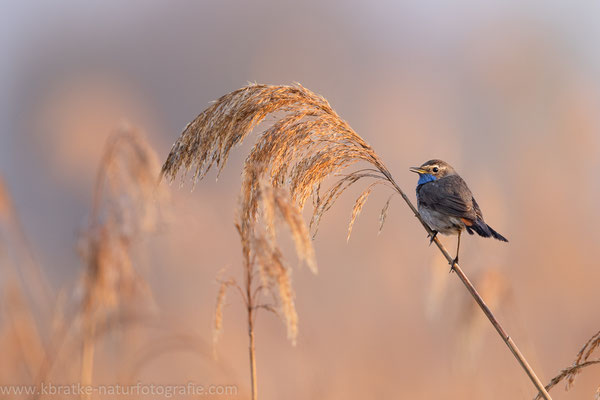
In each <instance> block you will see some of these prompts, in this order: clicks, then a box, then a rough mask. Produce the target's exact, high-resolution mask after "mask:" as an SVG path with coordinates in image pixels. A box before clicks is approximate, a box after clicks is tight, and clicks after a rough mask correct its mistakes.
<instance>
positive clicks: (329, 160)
mask: <svg viewBox="0 0 600 400" xmlns="http://www.w3.org/2000/svg"><path fill="white" fill-rule="evenodd" d="M273 113H276V118H277V120H276V122H274V123H273V124H272V125H271V126H270V127H269V128H267V129H266V130H265V131H263V132H261V133H260V134H259V136H258V139H257V141H256V143H255V145H254V146H253V148H252V150H251V152H250V154H249V155H248V157H247V158H246V161H245V163H244V167H243V176H242V190H241V195H240V196H241V215H240V223H241V225H239V227H238V230H239V231H240V236H241V238H242V246H243V247H244V246H249V243H250V240H249V238H248V237H247V235H246V233H245V232H247V231H248V230H247V228H245V225H248V224H252V223H253V221H255V220H256V216H257V210H258V199H259V191H260V190H259V189H260V182H261V181H262V180H266V181H267V182H269V184H270V185H271V186H272V187H274V188H279V187H286V188H288V190H289V194H290V196H291V198H292V199H293V201H294V202H295V203H296V204H297V205H298V207H299V209H300V210H302V208H303V207H304V205H305V203H306V201H307V199H308V198H309V197H310V196H311V195H312V197H313V200H314V208H313V215H312V218H311V224H310V225H311V226H312V227H313V228H314V232H315V233H316V230H317V228H318V224H319V221H320V220H321V218H322V216H323V215H324V214H325V213H326V212H327V211H328V210H329V209H330V208H331V207H332V206H333V204H334V203H335V202H336V200H337V199H338V198H339V196H340V195H341V194H342V193H343V192H344V191H345V190H346V189H347V188H348V187H350V186H352V185H354V184H355V183H357V182H358V181H362V180H364V179H369V180H371V181H372V182H371V184H370V185H371V186H369V187H367V189H366V190H365V191H364V192H363V193H362V194H361V195H360V196H359V198H358V199H357V201H356V203H355V206H354V208H353V211H352V216H351V219H350V224H349V228H348V231H349V232H348V237H349V235H350V234H351V232H352V226H353V223H354V221H355V219H356V217H357V216H358V214H359V213H360V211H361V209H362V207H363V205H364V203H365V201H366V200H367V198H368V196H369V194H370V193H371V191H372V188H373V187H374V186H375V185H380V184H381V185H386V186H389V187H391V188H393V190H394V192H395V193H397V194H399V195H400V196H401V197H402V198H403V200H404V201H405V202H406V204H407V205H408V206H409V208H410V209H411V211H412V212H413V214H414V215H415V217H416V218H417V219H419V221H420V222H421V224H422V225H423V227H424V228H425V230H426V231H427V233H428V234H429V235H430V236H433V232H432V231H431V229H430V228H429V227H428V226H427V224H426V223H425V222H424V221H423V219H422V218H421V216H420V215H419V213H418V211H417V209H416V208H415V206H414V205H413V204H412V202H411V201H410V199H409V198H408V196H406V194H405V193H404V192H403V191H402V189H401V188H400V187H399V186H398V185H397V184H396V182H395V181H394V179H393V178H392V175H391V173H390V172H389V170H388V169H387V167H386V166H385V165H384V163H383V161H382V160H381V159H380V158H379V156H378V155H377V154H376V153H375V151H374V150H373V149H372V148H371V147H370V146H369V145H368V144H367V142H365V141H364V140H363V139H362V138H361V137H360V136H359V135H358V134H357V133H356V132H355V131H354V130H353V129H352V128H351V127H350V126H349V125H348V123H347V122H346V121H344V120H343V119H341V118H340V117H339V116H338V115H337V113H336V112H335V111H334V110H333V108H332V107H331V106H330V105H329V103H328V102H327V101H326V100H325V99H324V98H323V97H321V96H319V95H317V94H315V93H313V92H311V91H310V90H308V89H306V88H304V87H302V86H301V85H299V84H297V85H294V86H273V85H258V84H251V85H249V86H246V87H243V88H241V89H238V90H235V91H233V92H231V93H229V94H226V95H224V96H222V97H221V98H219V99H218V100H217V101H216V102H215V103H214V104H212V105H211V106H210V107H208V108H207V109H206V110H204V111H203V112H202V113H201V114H200V115H198V116H197V117H196V119H194V120H193V121H192V122H191V123H189V124H188V125H187V127H186V128H185V129H184V131H183V133H182V134H181V136H180V137H179V139H177V141H176V142H175V144H174V145H173V147H172V148H171V152H170V153H169V155H168V157H167V160H166V162H165V163H164V165H163V168H162V174H163V175H164V176H166V177H167V178H168V179H169V180H171V181H172V180H174V179H175V178H176V176H177V174H178V173H179V172H180V171H185V173H184V174H182V181H183V179H184V178H185V175H186V173H187V172H189V171H190V170H191V171H193V175H192V180H193V182H194V183H195V182H196V181H197V180H198V179H201V178H203V177H204V176H206V174H207V172H208V171H209V170H210V169H211V168H212V167H213V166H216V168H217V169H218V171H221V170H222V169H223V167H224V166H225V164H226V162H227V159H228V157H229V154H230V152H231V149H232V148H233V147H234V146H235V145H238V144H240V143H242V142H243V140H244V139H245V138H246V137H247V136H248V134H249V133H250V132H251V131H252V130H253V129H254V128H255V127H256V126H257V125H258V124H259V123H260V122H261V121H263V120H264V119H265V118H266V117H267V115H269V114H273ZM359 162H362V163H364V164H366V167H365V168H360V169H356V170H354V171H352V172H350V173H348V174H346V175H342V176H339V175H338V174H340V173H341V172H342V171H344V170H345V169H346V168H348V167H351V166H354V165H355V164H357V163H359ZM332 175H338V179H337V181H336V182H334V183H333V185H332V186H330V187H329V189H327V190H326V191H325V192H324V193H321V192H320V188H321V184H322V183H323V182H324V181H325V179H326V178H328V177H330V176H332ZM388 202H389V201H388ZM388 205H389V204H388V203H386V205H385V206H384V208H383V210H382V213H381V216H380V223H383V222H384V221H385V215H386V213H387V210H388ZM244 235H246V237H245V236H244ZM432 240H433V242H435V243H436V245H437V247H438V248H439V250H440V251H441V252H442V254H443V255H444V257H445V258H446V260H447V261H448V262H449V263H451V265H454V267H453V270H454V271H455V272H456V275H457V276H458V277H459V279H460V280H461V281H462V282H463V284H464V285H465V286H466V288H467V290H468V291H469V293H470V294H471V295H472V296H473V298H474V299H475V301H476V302H477V304H478V305H479V307H480V308H481V309H482V310H483V312H484V313H485V315H486V316H487V317H488V319H489V320H490V322H491V323H492V325H493V326H494V328H495V329H496V330H497V332H498V334H499V335H500V336H501V337H502V340H503V341H504V342H505V343H506V345H507V346H508V347H509V349H510V351H511V352H512V354H513V355H514V356H515V357H516V358H517V360H518V361H519V364H520V365H521V366H522V368H523V369H524V370H525V372H526V373H527V375H528V377H529V378H530V379H531V380H532V382H533V384H534V385H535V386H536V388H537V390H539V391H540V392H541V393H542V394H543V395H544V397H545V398H546V399H550V396H549V395H548V393H547V392H546V391H545V389H544V386H543V384H542V383H541V381H540V380H539V379H538V378H537V376H536V375H535V373H534V372H533V369H532V368H531V367H530V366H529V364H528V363H527V361H526V360H525V358H524V357H523V355H522V354H521V352H520V351H519V349H518V348H517V346H516V344H515V343H514V341H513V340H512V338H510V337H509V336H508V334H507V333H506V331H505V330H504V329H503V328H502V326H501V325H500V323H499V322H498V321H497V320H496V318H495V317H494V315H493V313H492V312H491V311H490V309H489V308H488V307H487V305H486V304H485V302H484V301H483V299H482V298H481V296H480V295H479V294H478V293H477V291H476V290H475V288H474V287H473V285H472V284H471V282H470V281H469V279H468V278H467V276H466V275H465V274H464V272H463V271H462V269H461V268H460V266H459V265H457V264H454V263H453V261H454V260H453V257H452V256H451V255H450V254H449V253H448V252H447V251H446V249H445V248H444V246H443V245H442V243H441V242H440V241H439V239H438V238H437V237H433V239H432ZM244 243H246V244H244ZM245 253H247V254H250V251H245ZM277 256H278V255H277V254H272V257H271V259H272V262H275V263H276V262H277V261H278V257H277ZM248 297H249V296H248Z"/></svg>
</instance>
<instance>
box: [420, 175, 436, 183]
mask: <svg viewBox="0 0 600 400" xmlns="http://www.w3.org/2000/svg"><path fill="white" fill-rule="evenodd" d="M436 179H437V178H436V177H435V176H433V175H431V174H419V182H418V183H417V184H418V185H422V184H424V183H427V182H433V181H435V180H436Z"/></svg>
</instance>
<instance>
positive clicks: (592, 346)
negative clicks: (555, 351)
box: [534, 331, 600, 400]
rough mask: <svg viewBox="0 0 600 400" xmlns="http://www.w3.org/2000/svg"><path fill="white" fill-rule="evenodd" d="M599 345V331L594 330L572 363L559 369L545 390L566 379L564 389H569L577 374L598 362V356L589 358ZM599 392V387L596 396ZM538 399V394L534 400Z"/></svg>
mask: <svg viewBox="0 0 600 400" xmlns="http://www.w3.org/2000/svg"><path fill="white" fill-rule="evenodd" d="M599 346H600V331H598V332H596V334H594V335H593V336H592V337H591V338H590V339H589V340H588V341H587V342H586V343H585V344H584V345H583V347H582V348H581V350H579V353H577V356H576V358H575V361H574V362H573V365H571V366H569V367H566V368H564V369H562V370H561V371H560V373H559V374H558V375H556V376H555V377H554V378H552V380H551V381H550V383H548V385H546V390H550V389H551V388H553V387H554V386H556V385H558V384H559V383H560V382H562V381H564V380H566V381H567V384H566V387H565V390H569V389H570V388H571V387H572V386H573V384H574V382H575V378H576V377H577V375H578V374H579V373H580V372H581V370H583V369H584V368H587V367H590V366H592V365H597V364H600V358H597V359H593V360H590V359H589V358H590V357H591V355H592V353H593V352H594V351H595V350H596V349H597V348H598V347H599ZM598 393H600V388H598V391H596V397H597V396H598ZM537 399H540V396H539V395H538V396H536V397H535V399H534V400H537Z"/></svg>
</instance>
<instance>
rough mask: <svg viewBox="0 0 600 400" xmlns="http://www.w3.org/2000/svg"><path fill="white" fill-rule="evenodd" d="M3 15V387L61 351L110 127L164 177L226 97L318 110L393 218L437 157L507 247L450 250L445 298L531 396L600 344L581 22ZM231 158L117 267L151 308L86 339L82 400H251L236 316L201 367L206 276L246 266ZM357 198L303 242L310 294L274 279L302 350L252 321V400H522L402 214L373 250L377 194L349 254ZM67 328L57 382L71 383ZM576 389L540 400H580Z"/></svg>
mask: <svg viewBox="0 0 600 400" xmlns="http://www.w3.org/2000/svg"><path fill="white" fill-rule="evenodd" d="M2 11H3V12H2V13H0V43H2V47H1V48H2V51H3V60H4V61H3V62H2V63H0V77H1V79H0V85H1V86H0V89H1V91H0V93H1V94H0V124H2V126H1V133H0V174H1V175H2V176H3V181H4V182H3V183H4V184H3V190H2V192H1V194H2V195H1V196H0V234H1V236H0V239H1V242H0V272H1V274H0V279H1V281H0V293H1V295H2V296H1V298H2V300H1V308H2V310H1V316H0V333H1V335H2V336H1V337H0V347H1V348H2V349H3V351H4V353H5V354H6V355H7V356H6V357H5V358H3V359H2V361H1V362H2V364H3V365H2V367H1V368H0V384H2V385H5V384H15V383H28V382H30V381H31V380H33V379H35V377H36V374H37V372H36V371H38V368H36V367H35V366H36V365H39V364H40V363H42V362H43V360H44V359H45V358H47V357H48V354H49V353H52V352H53V351H55V350H56V347H55V345H56V342H55V340H56V337H57V335H56V332H62V331H64V329H65V328H64V327H65V326H69V327H71V326H73V324H72V323H71V321H72V320H73V319H74V318H75V317H74V316H75V315H76V313H77V308H76V307H75V305H76V304H77V299H78V297H77V296H78V295H81V293H79V292H78V291H77V285H78V283H79V282H80V277H81V276H82V274H83V273H84V270H85V268H86V263H85V262H82V259H81V258H80V254H79V253H78V251H77V249H78V243H80V237H81V234H82V233H83V232H85V230H86V229H87V228H88V226H89V225H88V220H87V218H88V217H87V216H88V215H90V212H91V210H90V204H92V198H93V193H94V182H95V180H96V174H97V170H98V166H99V164H100V163H101V159H102V155H103V151H104V144H105V143H106V141H107V140H108V139H109V137H110V136H111V135H112V134H114V132H115V129H116V128H118V127H119V126H120V123H121V121H122V120H123V119H126V120H127V121H128V122H129V123H130V124H131V125H132V126H135V127H138V128H139V129H140V130H141V131H143V132H145V137H146V138H147V140H148V142H149V145H150V146H151V147H152V148H153V149H154V151H155V152H156V153H157V154H158V159H159V160H160V161H162V160H164V159H165V158H166V155H167V154H168V151H169V149H170V147H171V144H172V143H173V142H174V141H175V139H176V138H177V137H178V136H179V134H180V132H181V130H182V129H183V128H184V127H185V125H186V124H187V123H188V122H190V121H191V120H192V119H193V118H194V117H195V116H196V115H197V114H198V113H199V112H200V111H202V110H203V109H204V108H206V107H207V106H208V105H209V104H210V101H212V100H215V99H216V98H218V97H219V96H221V95H223V94H225V93H227V92H230V91H232V90H234V89H237V88H238V87H241V86H243V85H244V84H245V83H246V82H247V81H257V82H261V83H272V84H290V83H292V82H294V81H298V82H300V83H302V84H303V85H304V86H306V87H307V88H310V89H311V90H313V91H315V92H317V93H320V94H322V95H324V96H325V97H326V98H327V99H328V100H329V102H330V103H331V105H332V107H333V108H334V109H335V110H336V111H337V112H338V113H339V114H340V116H341V117H342V118H344V119H345V120H347V121H348V122H349V123H350V125H351V126H352V127H353V128H354V129H355V130H356V131H357V132H358V133H359V134H360V135H361V136H362V137H363V138H364V139H365V140H367V141H368V142H369V143H370V144H371V145H372V146H373V148H374V149H375V151H376V152H377V153H378V154H379V156H380V157H381V158H382V159H383V160H384V161H385V163H386V165H387V166H388V168H389V169H390V171H391V172H392V174H393V175H394V178H395V179H396V181H397V182H398V183H399V184H400V185H401V186H402V187H403V188H404V189H405V190H406V191H407V192H412V187H413V186H414V185H415V184H416V181H415V177H414V176H413V174H410V173H408V171H407V167H408V166H411V165H418V164H420V163H421V162H423V161H425V160H427V159H430V158H434V157H439V158H441V159H444V160H446V161H448V162H450V163H451V164H452V165H453V166H454V167H455V168H456V169H457V170H458V171H459V173H460V174H461V175H462V176H463V177H464V178H465V179H466V180H467V181H468V182H469V185H470V186H471V189H472V190H473V191H474V192H475V193H476V194H477V196H478V197H477V198H478V202H479V203H480V205H481V207H482V209H483V210H485V212H486V215H485V217H486V220H487V221H489V222H490V224H492V225H493V226H494V227H495V228H497V229H498V231H500V232H503V233H506V236H507V237H508V238H509V239H510V240H511V242H510V244H509V245H508V246H498V245H497V243H493V242H491V241H486V240H483V239H473V238H469V239H468V240H465V241H463V244H462V246H464V247H463V249H464V250H463V251H464V252H463V253H462V254H461V262H462V263H463V264H464V269H465V272H466V273H467V274H469V276H471V277H472V278H473V279H474V280H475V281H476V286H478V287H479V288H480V290H481V292H482V295H483V297H484V298H485V299H486V300H487V301H488V302H489V303H490V305H491V306H493V307H494V311H495V312H496V313H497V315H498V318H499V319H500V321H501V322H502V323H503V324H504V325H505V326H506V328H507V329H508V331H509V332H510V333H511V335H513V336H514V337H515V339H516V340H517V342H518V343H519V346H520V348H521V350H522V351H523V352H524V353H525V354H526V356H527V358H528V359H529V361H530V362H531V363H532V366H533V367H534V369H535V370H536V372H537V373H538V374H539V375H540V376H541V377H542V380H543V381H544V382H547V381H548V380H549V379H550V378H551V377H552V376H554V375H555V374H557V373H558V372H559V371H560V370H561V369H562V368H563V367H565V366H567V365H568V364H569V363H571V362H572V361H573V359H574V357H575V355H576V353H577V351H578V350H579V349H580V348H581V346H582V344H583V343H585V342H586V341H587V340H588V339H589V338H590V337H591V336H592V335H593V334H594V333H595V332H597V330H598V327H599V326H600V318H599V317H598V313H597V293H598V281H599V279H600V268H598V267H599V262H598V261H597V258H596V256H595V255H594V253H593V251H594V250H595V248H596V247H597V244H598V237H597V234H598V226H599V224H600V212H598V209H597V204H600V180H599V179H598V178H597V173H598V172H597V171H598V170H599V169H600V114H599V113H598V109H599V107H600V90H599V89H600V52H598V51H597V43H598V38H599V37H600V24H598V23H597V22H598V18H599V17H600V5H599V4H596V3H591V2H568V3H566V2H541V1H520V2H516V1H515V2H513V1H508V2H495V3H487V2H486V3H484V2H479V1H461V2H458V3H457V2H449V1H446V2H444V1H425V2H417V1H414V2H413V1H411V2H406V1H402V2H394V1H381V2H374V3H373V2H370V3H366V2H354V1H346V2H342V1H329V2H316V1H306V2H302V3H292V2H278V1H272V0H264V1H257V2H241V1H198V2H192V1H174V2H160V1H131V2H127V3H123V2H117V1H105V2H100V1H98V2H85V3H82V2H76V1H57V2H44V1H39V2H29V3H23V2H17V1H5V2H3V4H2ZM250 139H251V140H249V141H248V142H247V143H245V144H244V145H243V146H242V149H240V150H238V151H235V152H233V153H232V156H231V159H230V162H229V165H228V166H227V167H226V168H225V169H224V170H223V172H222V175H221V177H220V179H219V181H218V182H215V180H214V179H213V178H214V173H210V174H209V175H208V179H206V180H204V181H202V182H200V183H199V184H198V185H197V186H196V189H195V191H194V192H192V193H190V190H189V186H186V187H185V188H184V189H181V190H180V189H178V186H177V185H176V184H174V185H172V187H171V188H168V187H167V188H166V190H168V191H169V193H170V195H171V197H172V198H171V200H170V201H171V203H170V206H169V208H168V209H169V210H170V213H169V214H168V215H165V216H164V220H163V221H162V222H161V223H159V224H158V226H157V228H156V229H155V230H154V231H153V232H149V233H147V234H146V233H145V234H144V235H142V236H140V237H138V238H137V239H136V240H135V246H134V247H133V249H132V253H131V260H132V265H133V268H135V272H136V274H140V276H142V277H143V279H144V281H145V286H146V287H147V288H148V291H149V292H150V293H151V299H150V300H147V301H146V303H145V304H144V306H143V307H142V306H140V307H137V308H136V309H135V311H136V313H135V315H133V316H130V314H127V315H126V316H125V318H124V319H122V320H119V322H120V324H117V326H116V327H112V328H111V329H109V330H107V331H106V334H102V335H99V336H98V338H97V340H96V342H95V346H96V352H95V357H94V369H93V380H94V382H98V383H114V382H117V381H136V380H141V381H143V382H148V383H150V382H154V383H182V384H183V383H186V382H187V381H195V382H197V383H199V384H210V383H215V384H237V385H238V386H239V396H240V397H243V396H247V395H248V385H247V379H246V374H247V363H246V360H245V359H244V358H242V357H240V355H243V354H246V351H247V348H246V345H247V342H246V341H247V333H246V331H245V328H244V312H245V310H244V309H243V307H242V306H241V305H240V304H238V303H237V302H233V301H231V302H230V304H226V307H227V312H226V313H225V316H224V321H223V323H224V324H225V326H226V332H227V334H225V335H222V337H221V338H220V344H219V348H218V353H219V358H218V361H215V360H214V359H213V358H212V357H211V352H212V350H211V345H210V342H211V328H212V318H213V317H212V315H213V311H214V298H215V296H216V294H217V291H218V284H217V283H216V282H215V279H214V277H215V274H216V273H217V271H219V270H220V269H221V268H223V267H224V266H227V265H228V266H238V265H239V264H240V262H241V257H240V252H239V251H237V250H236V251H232V250H231V249H237V248H238V247H237V246H238V245H239V244H238V238H237V236H236V232H235V228H234V226H233V223H232V221H233V215H234V209H235V207H236V205H237V196H238V193H239V186H240V176H239V171H240V170H241V165H242V162H243V159H244V157H245V156H246V154H247V153H248V150H249V148H250V145H251V142H252V137H250ZM359 193H360V189H359V188H356V189H355V190H354V191H352V190H350V191H349V192H348V193H346V194H345V195H344V196H343V197H342V199H341V202H340V203H338V204H337V205H336V206H335V207H334V208H333V209H332V211H331V212H330V213H329V214H328V215H327V216H325V217H324V221H323V223H322V224H321V227H320V232H319V235H318V236H317V239H316V240H315V242H314V247H315V251H316V257H317V261H318V263H319V266H320V271H319V276H318V277H314V276H313V275H312V274H311V273H310V272H308V271H307V270H306V269H298V270H295V271H294V274H293V277H292V279H293V285H294V289H295V291H296V294H297V299H296V307H297V311H298V316H299V321H300V323H299V332H298V338H297V346H295V347H293V346H290V344H289V341H287V340H286V335H285V326H284V325H283V324H282V323H281V322H280V321H279V320H278V319H277V318H276V317H273V316H270V315H269V314H265V315H264V316H261V321H260V324H258V326H257V343H256V346H257V353H258V358H257V363H258V369H259V371H260V373H261V377H260V379H261V385H260V387H261V389H260V390H261V397H262V398H265V399H270V398H286V399H300V398H324V399H359V398H373V397H398V396H402V397H407V398H413V399H431V398H438V397H443V398H446V399H465V398H485V399H506V398H531V397H532V395H533V393H532V389H531V387H530V383H529V381H528V380H527V378H526V377H525V376H524V375H523V374H522V372H521V371H520V370H519V367H518V365H517V364H516V362H515V361H514V359H513V358H512V357H510V355H509V354H507V352H506V350H505V348H504V344H503V343H502V342H501V341H500V340H499V339H498V338H497V336H496V333H495V332H494V331H493V330H492V328H491V327H489V326H487V325H486V324H485V321H484V320H483V318H484V317H483V316H482V315H480V314H479V312H478V310H476V309H474V308H473V307H472V302H471V299H470V298H469V297H468V294H467V293H466V292H465V291H464V289H463V288H462V287H461V286H460V282H458V281H457V280H456V279H455V278H454V277H453V276H452V275H449V274H448V273H447V265H446V264H445V262H444V261H443V260H441V259H440V258H439V257H440V256H439V255H438V254H437V251H435V250H434V249H433V248H429V247H428V246H427V241H426V240H425V238H424V233H423V231H422V229H421V228H420V227H419V225H418V222H417V221H416V219H415V218H413V217H412V216H411V215H410V212H409V211H408V210H407V209H406V207H404V205H403V204H401V203H400V201H399V200H400V199H398V198H395V199H394V200H392V204H391V206H390V209H389V212H388V216H387V220H386V226H385V227H384V229H383V231H382V233H381V234H380V235H377V231H378V217H379V212H380V210H381V207H382V206H383V205H384V203H385V202H386V201H387V195H388V193H387V192H385V193H384V192H383V191H379V192H378V191H375V192H374V193H373V195H372V197H371V198H370V199H369V201H368V202H367V204H366V205H365V207H364V209H363V211H362V214H361V216H360V217H359V218H358V220H357V221H356V223H355V225H354V228H353V236H352V238H351V239H350V241H349V243H348V244H347V243H346V229H347V223H348V220H349V218H350V212H351V209H352V205H353V203H354V200H355V199H356V197H357V195H358V194H359ZM422 235H423V236H422ZM446 241H447V240H446ZM452 243H454V242H453V241H452ZM290 259H292V260H293V258H290ZM232 269H233V267H232ZM415 281H416V282H420V283H422V284H421V285H414V284H413V283H412V282H415ZM76 327H77V326H75V328H76ZM75 328H69V329H70V332H71V333H70V336H69V337H71V340H70V341H67V342H65V343H63V347H62V350H61V354H62V355H61V357H60V358H58V360H56V362H57V363H58V364H57V365H56V366H55V367H54V368H52V371H50V378H49V379H51V380H53V381H55V382H73V381H76V380H78V379H79V378H80V376H79V372H80V371H79V364H80V353H81V347H79V345H78V344H77V342H76V340H77V339H76V334H75V332H73V329H75ZM98 349H100V351H98ZM324 360H326V361H324ZM282 365H285V368H282V367H281V366H282ZM59 366H62V368H60V367H59ZM594 368H595V367H590V369H589V370H588V371H587V372H585V371H584V372H583V373H582V374H581V375H580V376H578V378H577V381H576V384H575V385H574V387H573V388H572V389H571V390H570V391H569V392H566V393H565V392H563V390H562V388H561V387H557V388H555V389H553V391H552V392H551V393H552V394H553V397H554V398H555V399H583V398H593V395H594V392H595V391H596V388H597V387H598V385H600V380H599V379H598V372H597V368H596V369H594ZM38 372H39V371H38ZM298 382H302V384H301V385H299V384H298Z"/></svg>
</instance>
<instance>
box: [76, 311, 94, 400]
mask: <svg viewBox="0 0 600 400" xmlns="http://www.w3.org/2000/svg"><path fill="white" fill-rule="evenodd" d="M84 318H85V322H84V332H83V344H82V349H81V376H80V378H81V386H82V387H84V388H86V387H88V386H90V385H91V384H92V377H93V375H94V353H95V344H94V343H95V337H94V336H95V331H96V322H95V320H94V318H93V316H91V315H89V314H88V313H85V314H84ZM79 398H80V399H81V400H87V399H89V398H90V394H89V393H88V391H87V390H85V389H84V390H83V391H82V392H81V396H80V397H79Z"/></svg>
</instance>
